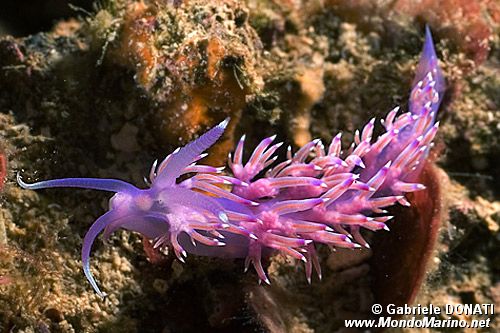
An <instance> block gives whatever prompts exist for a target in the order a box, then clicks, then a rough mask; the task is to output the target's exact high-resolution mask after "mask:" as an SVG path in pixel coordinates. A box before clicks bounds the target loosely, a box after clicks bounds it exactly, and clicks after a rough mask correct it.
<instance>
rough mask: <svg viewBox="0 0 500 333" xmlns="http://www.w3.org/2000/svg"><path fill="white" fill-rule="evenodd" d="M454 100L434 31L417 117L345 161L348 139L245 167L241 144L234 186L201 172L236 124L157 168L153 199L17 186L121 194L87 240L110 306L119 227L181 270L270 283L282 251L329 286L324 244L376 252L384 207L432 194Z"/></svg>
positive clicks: (269, 156)
mask: <svg viewBox="0 0 500 333" xmlns="http://www.w3.org/2000/svg"><path fill="white" fill-rule="evenodd" d="M444 89H445V86H444V79H443V76H442V73H441V71H440V69H439V67H438V64H437V57H436V54H435V51H434V47H433V42H432V38H431V35H430V31H429V29H427V30H426V40H425V44H424V48H423V54H422V57H421V60H420V62H419V65H418V67H417V74H416V78H415V81H414V83H413V89H412V91H411V94H410V101H409V112H407V113H403V114H399V115H398V112H399V108H395V109H393V110H392V111H390V112H389V113H388V115H387V116H386V118H385V119H383V120H382V121H381V122H382V125H383V126H384V128H385V133H383V134H382V135H380V136H379V137H378V138H376V139H375V140H374V139H373V130H374V126H375V119H372V120H370V121H369V122H368V123H367V124H366V125H365V126H364V128H363V129H362V130H361V131H356V133H355V136H354V143H353V144H352V145H351V147H350V148H349V149H347V150H346V151H342V147H341V135H340V134H339V135H337V136H335V137H334V138H333V139H332V141H331V143H330V144H329V145H328V146H324V145H323V143H322V142H321V140H313V141H311V142H309V143H307V144H306V145H304V146H303V147H301V148H300V149H299V150H298V151H297V152H295V153H292V151H291V149H290V148H288V151H287V158H286V160H285V161H282V162H279V161H276V160H277V154H276V153H277V152H278V149H280V147H281V145H282V143H274V140H275V137H274V136H272V137H269V138H265V139H264V140H262V141H261V142H260V144H259V145H258V146H257V147H256V148H255V150H254V151H253V153H252V154H251V156H250V158H249V159H248V161H246V162H244V161H243V155H244V154H243V150H244V144H245V136H243V137H242V138H241V139H240V141H239V143H238V144H237V146H236V149H235V151H234V153H233V154H232V155H231V156H229V162H228V163H229V168H230V170H231V174H232V175H224V174H222V169H221V168H215V167H212V166H207V165H200V164H197V162H198V161H199V160H200V159H202V158H203V157H204V156H205V155H204V154H203V152H204V151H205V150H206V149H208V148H209V147H210V146H212V145H213V144H214V143H215V142H216V141H217V140H218V139H219V138H220V136H221V135H222V134H223V132H224V129H225V128H226V126H227V124H228V121H229V119H226V120H224V121H223V122H221V123H220V124H219V125H217V126H215V127H214V128H212V129H210V130H209V131H208V132H206V133H205V134H203V135H202V136H200V137H199V138H198V139H196V140H195V141H193V142H191V143H189V144H187V145H186V146H184V147H182V148H180V149H177V150H176V151H174V152H173V153H172V154H170V155H168V156H167V157H166V158H165V159H164V160H163V161H162V162H161V163H160V164H157V163H156V162H155V163H154V164H153V166H152V168H151V172H150V175H149V178H150V183H151V184H150V187H149V188H146V189H139V188H137V187H135V186H133V185H131V184H129V183H126V182H124V181H121V180H116V179H98V178H65V179H55V180H47V181H41V182H38V183H33V184H28V183H25V182H23V181H22V179H21V178H20V176H19V175H18V183H19V184H20V185H21V186H22V187H23V188H25V189H32V190H38V189H45V188H52V187H76V188H86V189H95V190H103V191H109V192H113V193H115V194H114V196H113V197H112V198H111V200H110V209H109V211H108V212H106V213H105V214H104V215H102V216H101V217H99V218H98V219H97V220H96V221H95V222H94V224H93V225H92V226H91V227H90V229H89V230H88V232H87V234H86V235H85V238H84V240H83V247H82V263H83V270H84V273H85V275H86V277H87V279H88V280H89V281H90V283H91V285H92V287H93V288H94V290H95V291H96V292H97V293H98V294H99V295H100V296H105V294H104V293H103V292H101V290H100V289H99V287H98V286H97V284H96V281H95V280H94V278H93V276H92V273H91V272H90V264H89V259H90V251H91V246H92V244H93V242H94V240H95V238H96V237H97V236H98V235H99V234H100V233H101V232H103V233H104V237H108V236H109V235H110V234H111V233H112V232H114V231H115V230H117V229H119V228H123V229H127V230H131V231H136V232H139V233H141V234H142V235H144V236H146V237H147V238H149V239H152V240H154V242H155V243H154V244H155V246H156V247H163V246H170V247H171V248H172V249H173V251H174V252H175V254H176V255H177V258H178V259H179V260H181V261H184V257H186V256H187V253H193V254H199V255H207V256H217V257H227V258H246V261H245V266H246V268H248V267H249V265H250V264H252V265H253V266H254V267H255V269H256V271H257V274H258V276H259V278H260V280H262V281H264V282H266V283H269V279H268V277H267V275H266V273H265V270H264V268H263V267H262V264H261V258H262V256H263V255H267V254H269V253H272V252H273V251H278V252H280V253H283V254H286V255H288V256H291V257H293V258H296V259H300V260H302V261H304V262H305V271H306V277H307V280H308V281H309V282H310V280H311V276H312V271H313V268H314V270H315V271H316V272H317V274H318V276H319V277H321V268H320V265H319V261H318V257H317V255H316V249H315V246H316V244H326V245H329V246H333V247H344V248H355V247H361V246H365V247H369V245H368V243H367V242H366V240H365V239H364V238H363V236H362V233H361V229H369V230H373V231H376V230H380V229H385V230H388V227H387V225H386V222H387V221H388V220H390V219H391V218H392V217H391V216H388V215H387V211H386V210H385V209H384V208H386V207H389V206H392V205H395V204H396V203H400V204H402V205H409V202H408V201H407V200H406V199H405V196H404V195H405V193H409V192H414V191H420V190H423V189H425V187H424V186H423V185H421V184H419V183H418V175H419V173H420V170H421V168H422V165H423V164H424V162H425V159H426V157H427V155H428V152H429V150H430V148H431V146H432V141H433V138H434V136H435V135H436V132H437V130H438V124H437V123H435V117H436V113H437V110H438V107H439V104H440V102H441V100H442V96H443V92H444ZM183 175H184V177H183V178H182V179H183V180H182V181H180V180H179V177H180V176H183ZM186 175H190V177H188V178H185V176H186ZM261 175H263V176H261ZM220 184H226V185H230V187H231V189H230V190H227V189H225V188H223V187H220V186H218V185H220Z"/></svg>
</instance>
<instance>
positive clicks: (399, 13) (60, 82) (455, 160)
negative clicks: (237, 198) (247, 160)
mask: <svg viewBox="0 0 500 333" xmlns="http://www.w3.org/2000/svg"><path fill="white" fill-rule="evenodd" d="M42 2H46V3H49V1H41V2H40V3H42ZM418 3H421V5H419V6H417V5H415V1H411V0H405V1H403V0H400V1H395V2H390V3H387V2H384V1H363V0H360V1H339V0H333V1H328V0H318V1H273V0H246V1H236V0H234V1H233V0H217V1H207V0H193V1H182V0H162V1H147V0H144V1H131V0H108V1H100V2H97V3H96V4H94V5H91V4H89V3H87V2H85V1H82V2H81V3H78V5H79V6H83V8H82V7H77V6H73V7H72V9H71V8H70V9H69V10H68V9H67V8H66V3H65V2H63V3H59V2H57V3H55V4H54V5H53V6H54V11H53V12H51V13H50V15H48V14H47V15H48V16H47V17H48V21H49V22H50V21H51V20H53V18H54V17H58V21H57V22H56V23H55V24H54V25H53V27H52V28H51V29H50V30H46V32H36V31H41V30H43V29H45V28H44V26H41V27H39V28H38V30H36V29H37V28H33V29H35V30H33V29H31V30H30V31H29V32H30V33H32V34H31V35H25V36H22V34H26V27H22V26H21V27H19V28H18V30H17V31H19V33H17V32H16V26H15V24H14V23H13V22H15V21H14V20H12V19H11V18H9V20H7V19H5V18H3V19H2V18H0V33H3V35H1V36H0V178H4V174H5V182H4V184H3V186H2V187H1V188H2V190H1V191H2V192H1V193H0V196H1V198H0V331H6V332H118V331H119V332H199V331H203V332H235V331H238V332H259V331H263V332H348V331H347V329H346V328H345V327H344V326H343V325H344V322H343V319H346V318H363V319H364V318H369V317H370V316H371V315H372V314H371V312H370V307H371V305H372V304H373V303H388V302H389V303H390V302H392V303H405V302H408V301H409V300H412V301H414V302H417V303H420V304H428V303H430V302H432V303H433V304H434V305H440V304H446V303H457V304H460V303H468V304H476V303H478V304H479V303H493V304H496V305H497V307H498V308H500V280H499V278H498V276H499V273H500V271H499V267H500V254H499V253H500V252H499V251H498V249H499V248H500V236H499V235H500V234H499V224H500V201H499V195H500V193H499V190H498V189H499V188H500V173H499V170H500V169H499V168H498V165H499V163H500V143H499V138H500V113H499V112H500V111H499V108H500V99H499V95H498V91H500V73H499V72H500V38H499V32H500V27H499V24H500V7H499V6H498V4H497V3H496V2H494V1H488V0H482V1H475V2H472V3H471V2H469V1H451V0H450V1H441V2H439V4H440V5H436V4H433V2H431V4H427V5H426V2H425V1H424V2H418ZM61 7H64V10H61ZM19 12H20V13H21V14H22V13H23V10H20V11H19ZM54 13H55V14H54ZM58 13H63V14H58ZM18 14H19V13H18ZM21 14H19V15H21ZM43 15H45V12H43V11H40V12H39V13H38V16H37V19H38V20H40V21H43V19H44V16H43ZM54 15H56V16H54ZM45 22H47V20H46V21H45ZM426 23H427V24H429V25H430V27H431V29H432V31H433V33H434V38H435V42H436V50H437V52H438V58H439V59H440V65H441V67H442V68H443V72H444V76H445V77H446V79H447V86H448V89H447V91H446V95H445V99H444V101H443V106H442V107H441V110H440V112H439V114H438V119H439V120H440V121H441V129H440V132H439V134H438V137H437V144H436V146H435V147H434V152H433V154H432V156H431V158H430V160H432V163H435V165H433V166H432V167H430V166H429V168H428V169H427V171H426V173H425V174H424V178H425V179H424V181H425V183H426V185H427V187H428V188H429V189H430V194H429V195H426V196H424V197H418V196H415V197H414V198H412V199H411V200H410V201H411V202H412V204H413V207H412V208H404V207H400V208H397V209H395V210H394V215H395V216H398V218H397V219H396V220H395V221H394V222H392V224H391V225H390V227H391V230H392V231H391V232H390V233H384V234H383V235H378V234H377V235H372V234H370V233H366V237H367V238H369V239H370V240H371V242H370V243H371V249H358V250H347V249H345V250H337V251H336V252H332V251H331V250H330V249H329V248H328V247H322V248H320V249H319V254H320V257H321V261H322V263H323V268H324V273H323V280H322V281H318V280H317V279H313V281H312V285H309V284H308V283H307V281H306V280H305V278H304V272H303V268H302V267H300V265H297V263H296V262H295V260H293V259H291V258H289V257H283V256H271V257H270V258H269V259H268V260H267V262H266V263H265V265H266V266H268V267H269V268H268V272H269V275H270V280H271V286H265V287H264V286H260V285H259V284H258V283H257V277H256V275H255V273H254V272H248V273H244V272H243V268H242V267H243V260H239V259H238V260H227V259H217V258H206V257H197V256H190V257H189V258H188V259H187V260H186V264H181V263H180V262H179V261H178V260H177V259H176V258H175V255H173V253H172V251H167V253H162V252H159V251H158V250H156V249H154V248H153V246H152V245H151V243H150V242H149V241H148V240H146V239H143V238H141V237H140V236H139V235H137V234H133V233H128V232H118V233H116V234H115V235H113V236H112V237H111V238H110V240H109V241H108V246H102V242H101V241H97V242H96V244H95V245H94V253H95V261H96V264H98V265H99V269H98V270H97V269H96V270H93V272H94V274H95V276H96V278H97V279H98V280H99V281H100V282H101V283H102V284H103V286H104V289H106V290H107V291H108V292H109V296H108V297H107V298H106V299H105V300H102V299H101V298H99V297H98V296H97V295H96V294H95V293H94V292H93V290H92V288H91V287H90V286H89V285H88V284H87V282H86V280H85V277H84V275H83V273H82V271H81V262H80V260H79V258H80V257H79V249H80V247H81V243H82V238H83V235H84V234H85V231H86V229H87V228H88V226H89V225H90V224H91V223H92V222H93V221H94V220H95V218H96V217H97V216H99V215H102V213H103V212H104V211H105V210H106V207H107V204H108V203H107V202H108V199H109V196H108V195H107V194H105V193H95V192H92V193H91V192H88V191H85V190H79V191H68V190H64V189H57V190H51V191H40V192H34V191H27V190H22V189H21V188H20V187H19V186H18V185H17V184H16V181H15V178H16V174H17V173H18V172H22V173H23V177H24V179H26V180H30V181H37V180H43V179H51V178H63V177H107V178H119V179H123V180H126V181H128V182H131V183H133V184H135V185H137V186H139V187H140V186H141V184H143V183H144V180H143V176H144V175H147V174H148V171H149V166H150V165H151V163H152V162H153V161H154V160H155V159H161V158H163V157H164V156H166V155H167V154H168V153H170V152H172V151H173V150H174V149H175V148H176V147H178V146H180V145H183V144H185V143H187V142H188V141H190V140H192V139H193V138H195V137H197V136H198V135H199V134H201V133H203V132H204V131H206V130H207V129H208V128H210V127H212V126H213V125H215V124H216V123H218V122H220V121H221V120H222V119H224V118H226V117H228V116H229V117H231V122H230V124H229V127H228V129H227V131H226V132H225V134H224V137H223V138H222V140H221V141H220V142H219V143H218V144H217V145H216V146H214V147H213V148H212V149H211V151H210V152H211V154H210V155H209V156H210V161H207V163H210V164H212V165H224V164H225V163H226V158H227V153H228V152H229V151H231V150H233V149H234V146H235V142H236V140H237V139H238V138H239V137H240V136H241V135H242V134H243V133H246V134H247V142H249V145H252V146H255V145H256V144H257V143H258V142H259V141H260V140H261V139H262V138H264V137H265V136H270V135H272V134H275V133H277V134H278V137H279V139H280V140H281V141H285V142H287V143H290V144H292V145H293V146H295V147H300V146H301V145H303V144H304V143H306V142H308V141H310V140H311V139H312V138H316V137H320V138H322V139H324V140H327V141H329V140H331V138H332V136H333V135H335V134H337V133H338V132H339V131H343V132H345V135H344V136H343V140H345V142H344V145H345V146H346V147H347V145H348V143H350V142H351V141H352V140H353V137H352V134H349V133H354V131H355V130H356V129H357V128H360V127H362V126H363V125H364V124H365V123H366V122H367V121H368V120H369V119H370V118H372V117H378V118H380V117H382V116H384V115H385V114H386V113H387V112H388V111H389V110H390V109H392V108H393V107H394V106H396V105H401V106H402V108H403V109H405V108H407V105H406V104H407V102H406V101H407V100H408V95H409V90H410V87H411V84H412V79H413V73H414V71H415V66H416V63H417V61H418V57H419V54H420V51H421V45H422V42H423V37H424V26H425V24H426ZM1 27H5V29H2V28H1ZM8 33H12V34H14V35H16V37H14V36H11V35H8ZM377 126H379V125H377ZM375 131H376V132H377V131H380V128H377V127H376V128H375ZM3 161H5V163H4V162H3ZM2 181H3V179H2ZM422 281H423V286H422V287H420V282H422ZM400 290H405V292H404V293H402V292H398V291H400ZM460 319H466V320H470V319H472V318H468V317H464V318H460ZM491 327H492V328H491V329H492V330H494V329H499V328H500V322H499V321H498V319H496V318H492V322H491ZM404 331H405V332H412V330H411V329H405V330H404ZM430 331H431V332H432V330H430ZM436 331H437V330H436ZM454 332H461V330H460V329H456V330H454ZM477 332H481V331H480V330H478V331H477Z"/></svg>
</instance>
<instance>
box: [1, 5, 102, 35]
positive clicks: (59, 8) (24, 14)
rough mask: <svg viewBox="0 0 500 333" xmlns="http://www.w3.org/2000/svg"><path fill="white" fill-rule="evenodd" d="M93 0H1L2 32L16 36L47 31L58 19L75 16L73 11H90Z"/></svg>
mask: <svg viewBox="0 0 500 333" xmlns="http://www.w3.org/2000/svg"><path fill="white" fill-rule="evenodd" d="M94 2H95V1H94V0H71V1H67V0H3V1H1V5H0V26H1V27H2V29H0V31H2V30H3V31H2V32H3V33H7V34H11V35H14V36H16V37H21V36H27V35H30V34H34V33H37V32H40V31H48V30H50V28H51V27H52V26H53V24H54V23H55V22H57V21H58V20H60V19H64V18H68V17H71V16H75V11H76V12H78V11H79V9H76V8H81V9H82V10H86V11H91V10H92V9H93V3H94Z"/></svg>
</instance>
